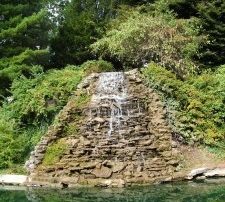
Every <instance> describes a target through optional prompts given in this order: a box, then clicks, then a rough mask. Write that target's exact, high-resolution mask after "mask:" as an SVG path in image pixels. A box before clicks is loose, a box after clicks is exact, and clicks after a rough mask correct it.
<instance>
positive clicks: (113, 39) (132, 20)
mask: <svg viewBox="0 0 225 202" xmlns="http://www.w3.org/2000/svg"><path fill="white" fill-rule="evenodd" d="M127 16H128V17H127V18H122V21H120V22H119V23H118V22H117V23H115V25H116V26H114V28H112V29H111V30H109V31H107V33H106V36H104V37H103V38H101V39H99V40H98V41H97V42H96V43H94V44H93V45H92V46H91V47H92V49H93V51H94V53H95V54H98V55H99V56H100V57H103V58H105V57H114V58H116V59H117V60H119V61H122V62H123V63H124V65H125V66H134V67H139V66H141V65H142V64H143V62H144V63H145V62H150V61H153V62H155V63H157V64H160V65H161V66H163V67H165V68H167V69H169V70H171V71H173V72H174V73H176V75H177V76H179V77H180V78H184V77H185V76H187V75H188V74H191V73H194V72H195V71H196V69H197V65H196V64H195V63H194V62H193V61H192V57H193V55H195V54H196V53H197V52H198V48H199V44H200V42H201V41H202V40H203V38H202V37H199V36H198V34H199V29H198V21H197V19H190V20H185V19H176V18H174V16H173V15H171V14H170V13H157V11H156V12H154V13H153V14H152V12H150V13H142V12H140V11H139V10H138V9H136V10H134V11H132V10H129V11H127ZM118 19H119V18H117V19H116V21H118ZM119 20H120V19H119Z"/></svg>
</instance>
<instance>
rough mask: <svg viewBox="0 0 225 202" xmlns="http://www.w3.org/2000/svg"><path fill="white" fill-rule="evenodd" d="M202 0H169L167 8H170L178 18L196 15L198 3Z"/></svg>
mask: <svg viewBox="0 0 225 202" xmlns="http://www.w3.org/2000/svg"><path fill="white" fill-rule="evenodd" d="M201 2H202V0H171V1H168V5H169V9H170V10H172V11H173V12H174V13H175V14H176V15H177V17H178V18H186V19H188V18H191V17H198V16H199V13H198V4H199V3H201Z"/></svg>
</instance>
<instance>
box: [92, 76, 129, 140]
mask: <svg viewBox="0 0 225 202" xmlns="http://www.w3.org/2000/svg"><path fill="white" fill-rule="evenodd" d="M127 97H128V96H127V92H126V80H125V77H124V74H123V73H122V72H112V73H111V72H108V73H102V74H100V77H99V81H98V83H97V85H96V91H95V93H94V95H93V96H92V100H91V103H92V104H93V105H95V106H97V109H95V114H96V115H97V117H101V118H107V119H108V125H109V130H108V132H107V134H106V135H107V136H111V135H112V134H113V133H115V132H118V133H119V134H120V131H121V129H122V125H121V124H122V123H123V122H124V121H125V119H126V118H127V116H129V112H126V113H125V112H124V109H123V103H124V102H125V100H126V99H127ZM92 113H93V111H91V113H90V114H91V116H92ZM125 114H126V115H125Z"/></svg>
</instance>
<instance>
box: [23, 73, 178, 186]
mask: <svg viewBox="0 0 225 202" xmlns="http://www.w3.org/2000/svg"><path fill="white" fill-rule="evenodd" d="M81 91H82V92H84V91H86V92H87V94H88V95H89V96H90V97H91V100H90V102H88V103H87V104H86V105H85V106H82V107H80V108H77V107H74V105H73V104H72V103H75V102H76V101H77V99H78V97H79V93H80V92H81ZM165 116H166V111H165V110H164V107H163V105H162V103H161V101H160V98H159V96H158V95H157V94H156V93H155V92H154V91H153V90H152V89H149V88H146V87H145V85H144V83H143V81H142V79H141V76H140V74H139V72H138V71H137V70H132V71H129V72H126V73H121V72H115V73H101V74H92V75H91V76H89V77H87V78H86V79H85V80H84V81H83V82H82V83H81V84H80V85H79V86H78V89H77V91H76V93H75V95H74V96H73V98H72V99H71V100H70V101H69V102H68V104H67V106H65V108H64V109H63V110H62V111H61V113H60V114H59V117H58V119H59V121H58V122H59V124H58V125H57V126H52V128H50V129H49V131H48V133H47V134H46V135H45V136H44V137H43V138H42V139H41V141H40V143H39V144H38V145H37V146H36V148H35V151H34V152H32V154H31V157H30V159H29V161H27V162H26V165H25V167H26V169H27V171H28V172H30V177H29V182H28V183H30V184H39V185H43V186H52V185H55V186H63V187H73V186H77V185H92V186H95V185H96V186H117V187H121V186H124V185H129V184H143V183H155V182H162V181H168V180H171V179H172V176H173V173H174V168H175V167H176V166H177V165H178V163H179V153H178V152H177V149H176V146H175V144H174V142H173V141H172V133H171V129H170V127H169V126H168V123H167V121H166V118H165ZM68 126H70V128H71V127H72V128H76V130H70V132H69V134H68V130H66V129H68ZM58 139H61V140H63V141H64V142H65V143H66V144H67V147H68V149H67V151H66V152H65V153H64V154H63V155H62V156H61V158H60V160H59V162H57V163H55V164H54V165H49V166H44V165H43V164H42V160H43V157H44V155H45V151H46V148H47V147H48V146H49V145H51V144H52V143H53V142H55V141H56V140H58Z"/></svg>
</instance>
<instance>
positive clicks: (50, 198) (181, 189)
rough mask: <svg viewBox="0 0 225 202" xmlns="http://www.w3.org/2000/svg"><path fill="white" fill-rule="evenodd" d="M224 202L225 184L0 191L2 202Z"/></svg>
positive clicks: (11, 188) (186, 183) (2, 188)
mask: <svg viewBox="0 0 225 202" xmlns="http://www.w3.org/2000/svg"><path fill="white" fill-rule="evenodd" d="M29 201H32V202H90V201H93V202H101V201H107V202H117V201H121V202H133V201H135V202H139V201H141V202H225V182H224V181H223V182H218V181H217V182H210V183H193V182H185V183H173V184H161V185H151V186H136V187H128V188H111V189H109V188H77V189H46V188H21V187H9V186H4V187H3V186H2V187H0V202H29Z"/></svg>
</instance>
